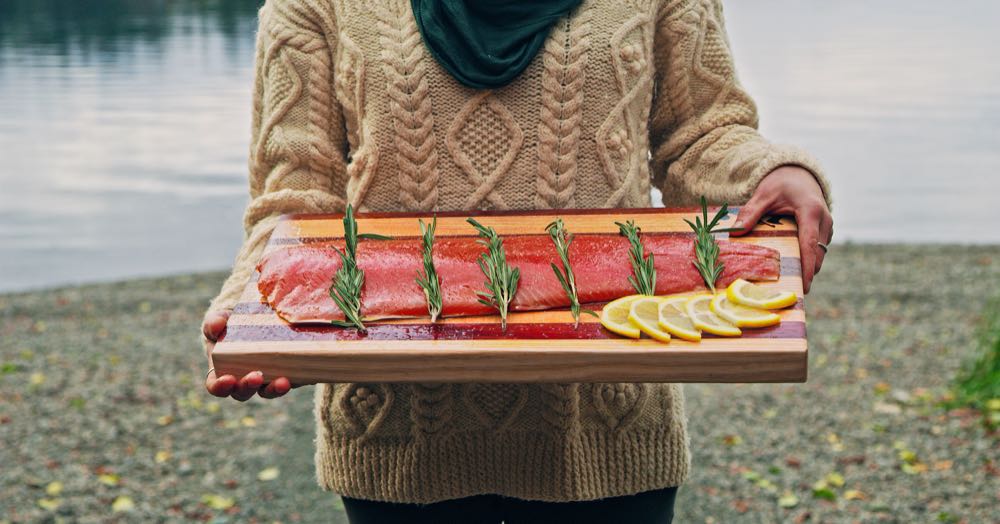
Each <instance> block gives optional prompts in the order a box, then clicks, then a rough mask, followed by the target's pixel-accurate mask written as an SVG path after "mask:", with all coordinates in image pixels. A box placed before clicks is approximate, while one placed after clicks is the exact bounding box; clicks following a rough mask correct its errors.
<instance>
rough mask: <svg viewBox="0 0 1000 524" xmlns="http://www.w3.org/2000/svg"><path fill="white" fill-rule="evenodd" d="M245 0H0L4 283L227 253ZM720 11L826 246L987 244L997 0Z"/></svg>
mask: <svg viewBox="0 0 1000 524" xmlns="http://www.w3.org/2000/svg"><path fill="white" fill-rule="evenodd" d="M258 5H259V2H254V1H251V0H215V1H209V0H203V1H196V0H173V1H166V0H88V1H82V0H47V1H41V0H0V155H2V156H0V290H15V289H28V288H36V287H40V286H48V285H55V284H62V283H75V282H85V281H94V280H109V279H118V278H125V277H131V276H137V275H155V274H165V273H178V272H185V271H194V270H204V269H216V268H222V267H226V266H227V265H228V264H230V263H231V260H232V257H233V256H234V254H235V252H236V249H237V248H238V246H239V243H240V240H241V235H242V230H241V225H240V224H241V214H242V209H243V206H244V205H245V204H246V199H247V197H246V193H247V189H246V188H247V186H246V151H247V146H248V140H249V123H250V115H249V107H250V85H251V72H252V67H253V45H254V31H255V27H256V16H255V15H256V9H257V6H258ZM726 14H727V21H728V26H729V32H730V37H731V40H732V43H733V47H734V49H735V53H736V58H737V65H738V68H739V71H740V76H741V79H742V80H743V83H744V84H745V85H746V86H747V87H748V89H749V90H750V92H751V93H752V94H753V95H754V96H755V97H756V99H757V101H758V104H759V106H760V110H761V114H762V129H763V131H764V132H765V133H766V134H767V135H768V136H769V137H771V138H772V139H775V140H777V141H783V142H790V143H796V144H799V145H802V146H804V147H806V148H807V149H809V150H811V151H812V152H814V153H815V154H816V155H817V156H818V157H820V158H821V159H822V161H823V163H824V165H825V167H826V168H827V170H828V172H829V176H830V178H831V180H832V181H833V184H834V199H835V202H836V203H835V209H834V211H835V217H836V221H837V225H836V231H837V235H836V241H846V240H852V241H858V242H872V241H877V242H883V241H894V242H962V243H970V242H976V243H997V242H1000V230H998V228H995V227H993V226H992V220H991V219H995V218H996V217H997V216H998V213H997V212H996V211H995V210H994V209H993V207H992V203H993V199H994V198H995V196H994V195H995V193H997V192H998V190H1000V176H998V175H997V173H998V171H1000V170H998V169H997V168H998V167H1000V133H997V132H996V128H997V124H998V123H1000V61H997V60H996V59H995V55H996V50H997V45H996V43H995V35H994V32H995V30H994V27H995V26H996V22H997V21H1000V17H998V16H997V15H1000V4H997V3H994V2H989V1H985V0H978V1H977V0H963V1H960V2H951V3H943V2H930V1H908V2H906V1H895V2H878V3H873V2H862V1H860V0H851V1H845V2H835V3H832V2H820V1H818V0H813V1H809V2H796V1H792V0H788V1H778V0H755V1H754V2H736V1H730V2H729V3H728V5H727V10H726Z"/></svg>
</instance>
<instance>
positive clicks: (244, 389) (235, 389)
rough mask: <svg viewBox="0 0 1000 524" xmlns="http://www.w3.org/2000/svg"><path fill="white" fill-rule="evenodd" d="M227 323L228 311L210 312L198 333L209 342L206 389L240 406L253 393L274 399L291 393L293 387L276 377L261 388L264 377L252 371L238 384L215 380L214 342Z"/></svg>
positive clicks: (228, 378)
mask: <svg viewBox="0 0 1000 524" xmlns="http://www.w3.org/2000/svg"><path fill="white" fill-rule="evenodd" d="M228 320H229V312H228V311H212V312H209V313H208V314H207V315H205V321H204V322H202V324H201V331H202V333H204V334H205V338H207V339H208V344H206V356H208V366H209V368H211V369H213V371H212V372H211V373H209V374H208V377H206V378H205V389H207V390H208V392H209V393H211V394H213V395H215V396H217V397H230V396H231V397H233V398H234V399H236V400H239V401H240V402H245V401H247V400H249V399H250V397H253V395H254V393H258V394H260V396H261V397H262V398H277V397H280V396H282V395H284V394H285V393H288V391H289V390H290V389H292V383H291V382H290V381H289V380H288V379H287V378H285V377H279V378H276V379H274V380H272V381H271V382H270V383H268V384H264V374H263V373H261V372H260V371H252V372H250V373H247V374H246V376H244V377H243V378H241V379H240V380H239V381H237V380H236V377H235V376H233V375H222V376H221V377H217V376H215V371H214V368H215V366H214V365H213V364H212V349H214V348H215V341H216V340H218V339H219V336H221V335H222V331H223V330H224V329H226V321H228Z"/></svg>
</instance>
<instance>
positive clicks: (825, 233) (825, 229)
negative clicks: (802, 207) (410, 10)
mask: <svg viewBox="0 0 1000 524" xmlns="http://www.w3.org/2000/svg"><path fill="white" fill-rule="evenodd" d="M816 238H821V239H823V240H821V241H820V242H823V243H824V244H829V243H830V240H832V239H833V217H831V216H830V214H829V213H823V216H822V217H821V218H820V221H819V231H817V236H816ZM817 247H819V245H818V244H817ZM825 258H826V250H825V249H823V248H820V249H819V251H818V252H817V253H816V271H815V273H813V275H814V276H815V274H817V273H819V271H820V269H823V259H825Z"/></svg>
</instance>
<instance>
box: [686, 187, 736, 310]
mask: <svg viewBox="0 0 1000 524" xmlns="http://www.w3.org/2000/svg"><path fill="white" fill-rule="evenodd" d="M701 215H702V216H700V217H698V216H696V217H695V219H694V220H695V221H694V222H691V221H690V220H688V219H686V218H685V219H684V221H685V222H687V223H688V225H689V226H691V229H693V230H694V233H695V240H694V255H695V260H694V261H693V262H692V263H693V264H694V266H695V267H696V268H698V273H700V274H701V278H703V279H704V280H705V285H707V286H708V289H710V290H712V293H715V281H716V280H718V279H719V275H721V274H722V270H723V269H725V267H726V266H725V264H723V263H722V262H719V243H718V242H716V241H715V236H714V233H729V232H731V231H739V228H732V227H730V228H724V229H716V226H718V225H719V221H721V220H722V219H724V218H726V217H727V216H728V215H729V205H728V204H722V207H721V208H720V209H719V212H718V213H716V214H715V216H714V217H712V219H711V220H709V219H708V201H707V200H706V199H705V197H701Z"/></svg>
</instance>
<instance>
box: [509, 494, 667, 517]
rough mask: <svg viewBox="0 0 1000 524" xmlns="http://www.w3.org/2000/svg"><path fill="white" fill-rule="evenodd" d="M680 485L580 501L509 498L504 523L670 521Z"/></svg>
mask: <svg viewBox="0 0 1000 524" xmlns="http://www.w3.org/2000/svg"><path fill="white" fill-rule="evenodd" d="M676 497H677V488H676V487H672V488H664V489H657V490H652V491H644V492H642V493H637V494H635V495H627V496H624V497H611V498H606V499H599V500H586V501H580V502H540V501H533V500H515V499H506V500H505V501H504V502H505V507H506V509H507V511H506V515H505V517H506V520H505V523H504V524H563V523H566V524H611V523H613V524H670V523H671V522H672V521H673V519H674V500H675V499H676Z"/></svg>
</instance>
